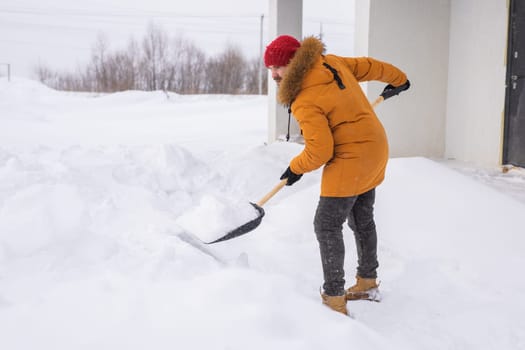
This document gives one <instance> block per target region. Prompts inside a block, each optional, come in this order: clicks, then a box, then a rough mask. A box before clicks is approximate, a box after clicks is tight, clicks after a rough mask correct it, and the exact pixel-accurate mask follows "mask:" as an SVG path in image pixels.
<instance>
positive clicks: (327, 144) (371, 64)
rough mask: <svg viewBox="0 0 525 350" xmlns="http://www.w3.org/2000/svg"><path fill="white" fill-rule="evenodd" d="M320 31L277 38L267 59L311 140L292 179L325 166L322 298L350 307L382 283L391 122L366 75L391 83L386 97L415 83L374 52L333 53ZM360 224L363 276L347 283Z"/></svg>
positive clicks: (281, 96)
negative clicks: (370, 94) (379, 211)
mask: <svg viewBox="0 0 525 350" xmlns="http://www.w3.org/2000/svg"><path fill="white" fill-rule="evenodd" d="M324 51H325V48H324V44H323V43H322V42H321V41H320V40H319V39H317V38H315V37H307V38H305V39H304V40H303V41H302V42H299V41H298V40H297V39H295V38H294V37H291V36H289V35H281V36H279V37H277V38H276V39H275V40H274V41H272V42H271V43H270V44H269V45H268V46H267V47H266V51H265V53H264V63H265V65H266V67H268V68H269V69H270V70H271V73H272V78H273V80H274V81H275V82H276V83H277V84H278V85H279V90H278V95H277V98H278V101H279V103H281V104H283V105H285V106H289V107H290V108H291V111H292V114H293V115H294V117H295V119H296V120H297V122H298V123H299V126H300V128H301V131H302V134H303V137H304V142H305V146H304V149H303V151H302V152H301V153H300V154H299V155H297V156H296V157H295V158H293V159H292V160H291V162H290V165H289V167H288V168H287V169H286V171H285V172H284V173H283V174H282V176H281V180H282V179H287V185H288V186H290V185H292V184H294V183H295V182H296V181H298V180H299V179H300V178H301V176H302V175H303V174H304V173H307V172H310V171H313V170H315V169H317V168H319V167H321V166H324V168H323V176H322V182H321V195H320V199H319V203H318V206H317V210H316V213H315V218H314V230H315V234H316V236H317V240H318V242H319V248H320V253H321V262H322V267H323V274H324V284H323V289H324V292H323V293H322V294H321V297H322V301H323V303H324V304H325V305H327V306H329V307H330V308H331V309H333V310H335V311H338V312H341V313H343V314H347V309H346V302H347V300H355V299H373V298H376V297H375V294H377V293H378V291H377V287H378V285H377V282H376V278H377V268H378V266H379V264H378V261H377V236H376V229H375V223H374V208H373V206H374V201H375V188H376V187H377V186H378V185H379V184H380V183H381V182H382V181H383V178H384V176H385V168H386V164H387V160H388V143H387V138H386V134H385V131H384V129H383V126H382V124H381V122H380V121H379V119H378V118H377V116H376V115H375V113H374V110H373V108H372V106H371V105H370V103H369V101H368V99H367V97H366V96H365V95H364V93H363V91H362V89H361V87H360V86H359V82H362V81H369V80H378V81H382V82H385V83H387V84H389V85H387V87H386V88H385V91H383V94H382V96H383V97H384V98H388V97H391V96H393V95H397V94H399V93H400V92H401V91H404V90H406V89H408V88H409V86H410V83H409V81H408V80H407V77H406V75H405V74H404V73H403V72H402V71H400V70H399V69H398V68H396V67H394V66H393V65H391V64H388V63H385V62H381V61H378V60H375V59H372V58H367V57H360V58H350V57H340V56H335V55H325V54H324ZM347 220H348V224H349V226H350V228H351V229H352V231H353V232H354V236H355V242H356V248H357V254H358V266H357V276H356V279H357V280H356V283H355V285H354V286H352V287H351V288H349V289H348V290H346V291H345V289H344V285H345V279H344V270H343V265H344V255H345V246H344V241H343V235H342V227H343V224H344V222H345V221H347Z"/></svg>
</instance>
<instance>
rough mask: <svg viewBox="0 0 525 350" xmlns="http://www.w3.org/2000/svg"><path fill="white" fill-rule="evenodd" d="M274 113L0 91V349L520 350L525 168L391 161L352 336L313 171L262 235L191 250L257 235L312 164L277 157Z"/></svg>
mask: <svg viewBox="0 0 525 350" xmlns="http://www.w3.org/2000/svg"><path fill="white" fill-rule="evenodd" d="M266 105H267V98H266V97H265V96H179V95H175V94H169V95H166V94H164V93H162V92H153V93H145V92H123V93H118V94H111V95H103V96H102V95H100V96H97V95H90V94H78V93H64V92H57V91H53V90H50V89H48V88H46V87H44V86H42V85H40V84H38V83H36V82H33V81H29V80H24V79H14V81H12V82H11V83H7V82H5V81H3V82H0V348H1V349H9V350H13V349H53V350H57V349H68V350H70V349H112V350H114V349H230V350H231V349H239V350H240V349H264V350H268V349H287V350H294V349H297V350H299V349H300V350H305V349H331V348H334V349H335V348H340V349H367V350H372V349H418V350H419V349H436V350H437V349H439V350H442V349H456V350H457V349H476V350H480V349H525V318H524V317H523V315H524V314H525V302H524V301H523V299H522V298H521V297H522V296H523V295H524V294H525V280H524V279H523V278H522V277H520V276H522V274H521V273H520V271H521V269H522V268H523V266H525V254H524V251H525V235H524V232H525V230H524V225H523V213H525V175H524V174H523V172H522V171H521V170H519V169H513V170H511V171H509V172H508V173H506V174H503V173H501V172H500V171H499V170H498V169H482V168H476V167H471V166H468V165H465V164H459V163H455V162H444V161H434V160H430V159H425V158H399V159H391V161H390V163H389V168H388V173H387V179H386V181H385V182H384V184H382V185H381V186H380V187H379V189H378V193H377V204H376V217H377V226H378V230H379V258H380V264H381V266H380V270H379V274H380V279H381V289H382V292H383V301H382V302H381V303H371V302H366V301H356V302H350V303H349V304H348V309H349V310H350V312H351V313H352V315H353V318H349V317H344V316H342V315H340V314H337V313H335V312H332V311H330V310H328V309H327V308H326V307H324V306H323V305H322V304H321V302H320V297H319V286H320V285H321V283H322V273H321V266H320V259H319V252H318V248H317V242H316V240H315V236H314V234H313V231H312V218H313V212H314V210H315V207H316V204H317V199H318V191H319V178H320V173H319V172H318V171H317V172H315V173H312V174H308V175H305V176H304V177H303V178H302V179H301V181H299V182H298V183H297V184H295V185H294V186H292V187H285V188H284V189H282V190H281V191H280V192H279V193H278V194H277V195H275V197H273V198H272V199H271V200H270V201H269V202H268V203H267V204H266V205H265V210H266V216H265V217H264V219H263V221H262V223H261V225H260V226H259V227H258V228H257V229H256V230H255V231H253V232H251V233H249V234H246V235H244V236H242V237H238V238H236V239H233V240H230V241H227V242H223V243H218V244H215V245H202V244H199V243H198V241H197V240H196V239H195V238H194V237H193V236H192V235H191V233H192V230H194V231H195V232H196V231H198V230H204V231H207V230H208V231H209V230H212V229H215V228H217V229H219V230H222V229H223V228H224V227H226V226H228V224H232V225H234V226H235V225H237V222H236V220H239V219H241V221H242V219H246V220H249V216H250V215H251V213H248V211H246V210H245V209H244V208H245V207H249V204H248V202H250V201H257V200H259V199H260V198H261V197H263V196H264V195H265V194H266V193H267V192H268V191H269V190H270V189H272V188H273V187H274V186H275V185H276V184H277V183H278V182H279V176H280V174H281V173H282V171H283V170H284V169H285V168H286V166H287V164H288V162H289V160H290V158H291V157H293V156H294V155H295V154H296V153H297V152H299V151H300V150H301V146H300V145H298V144H291V143H273V144H271V145H266V144H265V140H266V115H267V107H266ZM195 232H194V233H195ZM345 233H346V238H347V239H346V243H347V259H346V266H345V268H346V274H347V283H348V284H349V285H350V284H351V283H352V282H353V279H352V278H353V275H354V271H355V264H356V255H355V249H354V243H353V237H352V233H351V231H350V230H349V229H348V228H347V227H345Z"/></svg>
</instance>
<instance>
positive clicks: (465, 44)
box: [445, 0, 508, 165]
mask: <svg viewBox="0 0 525 350" xmlns="http://www.w3.org/2000/svg"><path fill="white" fill-rule="evenodd" d="M507 21H508V8H507V2H506V1H502V0H453V1H452V12H451V22H450V34H451V35H450V56H449V57H450V58H449V60H450V64H449V71H448V75H449V84H448V105H447V119H446V140H447V141H446V152H445V156H446V157H447V158H454V159H459V160H463V161H469V162H474V163H478V164H485V165H497V164H500V163H501V153H502V125H503V116H504V105H505V72H506V67H505V65H506V47H507Z"/></svg>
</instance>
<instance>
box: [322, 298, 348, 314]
mask: <svg viewBox="0 0 525 350" xmlns="http://www.w3.org/2000/svg"><path fill="white" fill-rule="evenodd" d="M321 298H322V299H323V304H325V305H326V306H328V307H329V308H330V309H332V310H334V311H337V312H340V313H342V314H345V315H348V310H347V309H346V297H345V296H344V295H339V296H333V297H332V296H329V295H326V294H324V293H322V294H321Z"/></svg>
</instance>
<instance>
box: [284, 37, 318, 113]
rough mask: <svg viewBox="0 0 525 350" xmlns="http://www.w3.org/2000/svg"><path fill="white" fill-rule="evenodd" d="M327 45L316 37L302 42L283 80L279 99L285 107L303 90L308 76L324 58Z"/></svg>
mask: <svg viewBox="0 0 525 350" xmlns="http://www.w3.org/2000/svg"><path fill="white" fill-rule="evenodd" d="M324 51H325V45H324V44H323V42H322V41H321V40H319V39H317V38H316V37H313V36H310V37H307V38H305V39H304V40H303V41H302V42H301V47H300V48H299V49H297V51H296V52H295V55H294V57H293V58H292V60H291V61H290V63H289V64H288V69H287V71H286V75H285V76H284V77H283V79H282V80H281V84H280V86H279V91H278V93H277V99H278V101H279V103H281V104H283V105H288V106H289V105H291V104H292V102H293V101H294V100H295V98H296V97H297V95H299V92H300V91H301V89H302V88H303V81H304V80H305V77H306V75H307V74H308V72H310V70H311V69H312V68H313V66H314V65H315V63H316V62H317V61H318V60H319V59H320V58H321V57H322V55H323V53H324Z"/></svg>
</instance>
